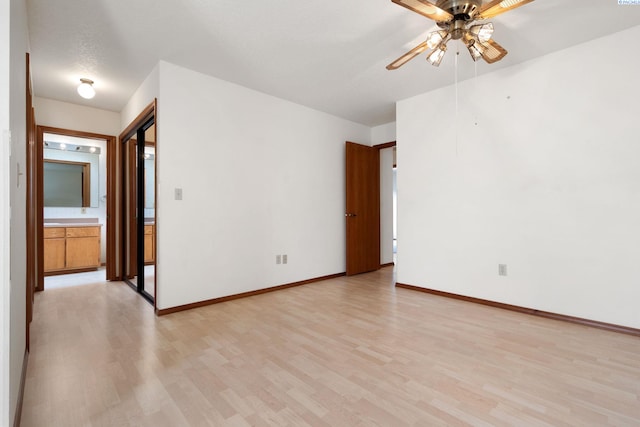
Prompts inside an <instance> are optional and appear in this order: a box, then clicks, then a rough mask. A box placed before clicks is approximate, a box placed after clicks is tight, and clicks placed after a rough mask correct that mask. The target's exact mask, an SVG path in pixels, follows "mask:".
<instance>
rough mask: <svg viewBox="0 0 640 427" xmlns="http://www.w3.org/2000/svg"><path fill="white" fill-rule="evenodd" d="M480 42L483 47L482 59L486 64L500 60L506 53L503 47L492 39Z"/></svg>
mask: <svg viewBox="0 0 640 427" xmlns="http://www.w3.org/2000/svg"><path fill="white" fill-rule="evenodd" d="M481 44H482V46H483V47H484V50H483V52H482V59H484V60H485V61H486V62H487V64H493V63H494V62H498V61H500V60H501V59H502V58H504V57H505V55H506V54H507V53H508V52H507V50H506V49H505V48H503V47H502V46H500V45H499V44H498V43H496V42H494V41H493V40H487V41H486V42H484V43H481Z"/></svg>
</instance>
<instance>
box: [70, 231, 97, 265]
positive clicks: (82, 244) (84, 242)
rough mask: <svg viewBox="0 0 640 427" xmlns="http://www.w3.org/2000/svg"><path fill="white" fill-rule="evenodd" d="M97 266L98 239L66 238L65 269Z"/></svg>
mask: <svg viewBox="0 0 640 427" xmlns="http://www.w3.org/2000/svg"><path fill="white" fill-rule="evenodd" d="M99 265H100V238H99V237H67V268H87V267H97V266H99Z"/></svg>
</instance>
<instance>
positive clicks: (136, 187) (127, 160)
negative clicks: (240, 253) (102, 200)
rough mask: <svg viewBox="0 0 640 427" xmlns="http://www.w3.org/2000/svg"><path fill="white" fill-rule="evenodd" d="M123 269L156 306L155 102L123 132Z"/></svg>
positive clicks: (128, 282) (142, 293)
mask: <svg viewBox="0 0 640 427" xmlns="http://www.w3.org/2000/svg"><path fill="white" fill-rule="evenodd" d="M120 153H121V156H120V158H121V165H120V166H121V167H120V170H121V183H122V191H121V195H122V197H121V200H120V203H121V207H122V210H121V231H122V234H121V239H120V241H121V255H122V256H121V263H120V266H121V269H122V278H123V280H124V281H125V282H126V283H127V284H129V286H131V288H133V289H134V290H135V291H136V292H138V293H139V294H140V295H141V296H142V297H144V298H145V299H146V300H147V301H149V302H150V303H151V304H153V305H154V306H155V299H156V235H157V232H156V230H157V226H156V214H155V212H156V173H155V170H156V167H155V165H156V120H155V103H154V104H152V105H150V106H149V107H147V109H145V111H144V112H143V113H142V114H141V115H140V116H138V118H137V119H136V120H135V121H134V122H133V123H132V124H131V125H130V126H129V127H128V128H127V130H125V132H123V134H122V135H121V136H120Z"/></svg>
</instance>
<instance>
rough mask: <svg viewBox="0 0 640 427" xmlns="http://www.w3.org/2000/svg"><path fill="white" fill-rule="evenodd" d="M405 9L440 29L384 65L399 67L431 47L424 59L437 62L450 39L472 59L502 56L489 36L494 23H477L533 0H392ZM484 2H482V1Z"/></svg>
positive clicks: (493, 58) (494, 60)
mask: <svg viewBox="0 0 640 427" xmlns="http://www.w3.org/2000/svg"><path fill="white" fill-rule="evenodd" d="M391 1H392V2H394V3H396V4H399V5H400V6H403V7H406V8H407V9H409V10H411V11H413V12H416V13H419V14H420V15H422V16H426V17H427V18H429V19H433V20H434V21H436V24H437V25H438V27H440V30H438V31H433V32H431V33H429V34H427V40H426V41H424V42H422V43H420V44H419V45H418V46H416V47H414V48H413V49H411V50H410V51H409V52H407V53H405V54H404V55H402V56H401V57H400V58H398V59H396V60H395V61H393V62H392V63H391V64H389V65H387V70H395V69H397V68H400V67H401V66H403V65H404V64H406V63H407V62H409V61H410V60H411V59H413V58H414V57H416V56H417V55H419V54H421V53H422V52H424V51H426V50H427V49H432V51H431V52H430V53H429V54H428V55H427V61H429V62H430V63H431V64H432V65H434V66H436V67H437V66H438V65H440V62H441V61H442V58H443V57H444V54H445V52H446V50H447V42H448V41H449V40H460V41H461V42H462V43H464V45H465V46H466V47H467V49H468V50H469V54H471V58H472V59H473V60H474V61H477V60H478V59H480V58H482V59H484V60H485V61H486V62H487V63H489V64H493V63H494V62H497V61H499V60H501V59H502V58H504V56H505V55H506V54H507V51H506V50H505V49H504V48H503V47H502V46H500V45H499V44H498V43H496V42H495V41H493V40H492V39H491V36H492V35H493V24H492V23H490V22H487V23H482V22H480V23H478V22H477V21H482V20H484V19H489V18H493V17H494V16H497V15H500V14H501V13H504V12H507V11H509V10H512V9H515V8H517V7H520V6H523V5H525V4H527V3H531V2H532V1H533V0H491V1H486V2H483V1H482V0H438V1H437V3H436V2H434V3H435V4H434V3H431V2H430V1H427V0H391ZM483 3H484V4H483Z"/></svg>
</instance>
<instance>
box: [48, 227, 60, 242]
mask: <svg viewBox="0 0 640 427" xmlns="http://www.w3.org/2000/svg"><path fill="white" fill-rule="evenodd" d="M43 236H44V238H45V239H55V238H60V237H64V228H62V227H45V228H44V233H43Z"/></svg>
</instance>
